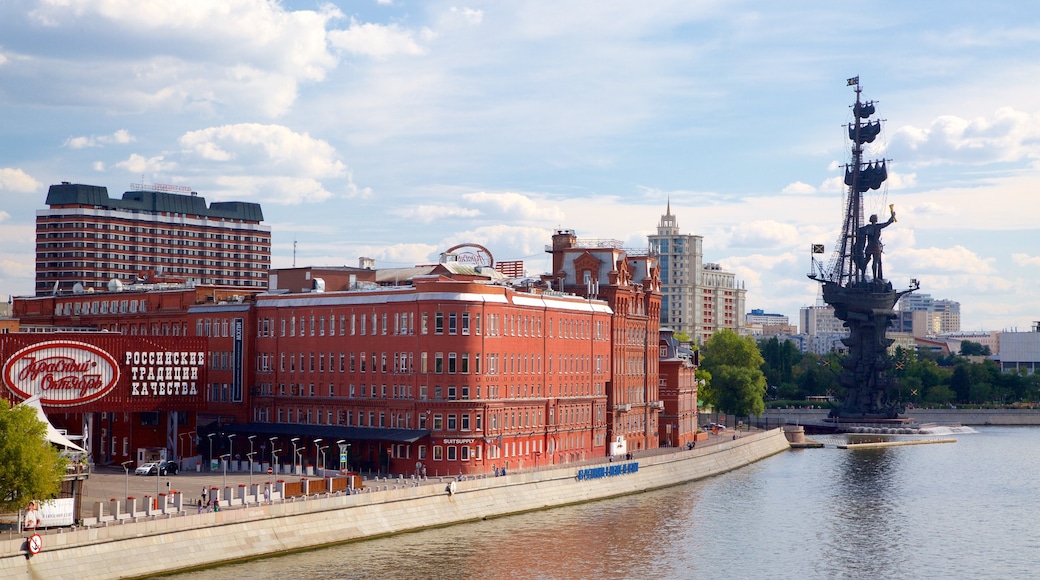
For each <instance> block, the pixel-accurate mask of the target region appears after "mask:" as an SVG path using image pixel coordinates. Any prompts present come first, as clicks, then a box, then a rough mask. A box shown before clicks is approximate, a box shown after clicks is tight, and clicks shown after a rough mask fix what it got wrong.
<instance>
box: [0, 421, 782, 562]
mask: <svg viewBox="0 0 1040 580" xmlns="http://www.w3.org/2000/svg"><path fill="white" fill-rule="evenodd" d="M787 449H789V446H788V443H787V439H786V438H785V437H784V435H783V433H782V432H781V430H780V429H774V430H771V431H766V432H761V433H755V434H749V435H745V436H743V437H741V438H738V439H734V440H730V441H724V442H722V443H719V444H717V445H712V446H705V447H701V448H696V449H693V450H692V451H677V452H675V453H666V454H661V455H655V456H650V457H641V458H639V459H636V460H632V461H625V462H616V463H613V464H600V466H601V467H602V466H604V465H606V466H611V465H613V466H618V465H619V464H638V465H637V467H636V468H635V469H629V468H626V469H625V470H624V474H619V475H616V476H612V477H610V476H608V477H593V478H579V477H578V473H579V471H581V470H583V469H587V468H588V467H589V466H588V465H581V466H563V467H556V468H548V469H541V470H537V471H530V472H520V473H514V474H510V475H507V476H504V477H491V478H482V479H472V480H466V481H459V482H457V483H456V485H455V492H454V494H451V495H449V494H448V493H446V492H445V489H444V487H443V486H439V485H437V486H433V485H424V486H416V487H404V486H402V487H398V488H397V489H392V488H391V489H386V490H382V489H380V490H379V491H369V492H367V493H361V494H354V495H330V496H321V497H311V498H309V499H306V500H304V499H297V500H296V501H285V502H276V503H274V504H268V505H254V506H250V507H245V508H241V509H233V510H224V511H221V512H216V513H202V514H187V515H181V516H177V517H167V518H163V517H160V518H158V519H147V520H143V521H137V522H128V523H124V524H115V525H108V526H99V527H91V528H80V529H77V530H74V531H70V532H66V533H62V534H56V535H55V534H48V535H46V536H44V545H43V550H42V551H41V552H40V553H39V554H37V555H35V556H32V557H27V551H26V544H25V540H24V538H20V539H14V540H8V541H6V542H2V543H0V550H2V551H0V578H4V579H5V580H14V579H18V580H21V579H30V578H77V579H78V580H92V579H107V578H126V577H138V576H147V575H153V574H158V573H162V572H167V571H173V570H180V569H185V568H191V567H197V566H204V565H207V564H214V563H218V562H224V561H231V560H236V559H243V558H253V557H258V556H264V555H268V554H275V553H279V552H290V551H294V550H302V549H308V548H313V547H315V546H321V545H328V544H334V543H340V542H347V541H351V540H357V539H362V538H371V537H378V536H385V535H390V534H395V533H400V532H405V531H414V530H420V529H424V528H430V527H437V526H444V525H448V524H453V523H459V522H465V521H473V520H479V519H482V518H490V517H499V516H505V515H510V514H516V513H522V512H527V511H533V510H540V509H546V508H550V507H556V506H561V505H567V504H574V503H582V502H588V501H594V500H599V499H605V498H610V497H616V496H622V495H627V494H632V493H639V492H643V491H648V490H652V489H659V488H663V487H668V486H672V485H677V484H679V483H683V482H687V481H693V480H697V479H701V478H705V477H710V476H713V475H717V474H720V473H724V472H726V471H730V470H733V469H737V468H740V467H743V466H745V465H748V464H750V463H753V462H755V461H758V460H760V459H763V458H765V457H768V456H770V455H773V454H776V453H779V452H781V451H785V450H787ZM381 487H382V486H381Z"/></svg>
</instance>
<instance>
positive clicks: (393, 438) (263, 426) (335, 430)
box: [201, 423, 430, 443]
mask: <svg viewBox="0 0 1040 580" xmlns="http://www.w3.org/2000/svg"><path fill="white" fill-rule="evenodd" d="M211 427H212V428H213V429H214V430H219V431H222V432H224V433H235V434H238V435H247V436H248V435H263V436H267V437H274V436H279V437H302V438H307V439H314V438H316V437H321V438H323V439H325V440H326V441H329V440H332V441H336V440H339V439H347V440H352V441H387V442H390V443H415V442H416V441H418V440H420V439H422V438H423V437H427V436H429V435H430V431H429V430H427V429H390V428H386V427H344V426H342V425H300V424H297V423H231V424H227V425H221V426H219V427H217V426H216V425H212V426H211ZM201 436H202V437H205V435H201Z"/></svg>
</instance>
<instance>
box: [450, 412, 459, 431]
mask: <svg viewBox="0 0 1040 580" xmlns="http://www.w3.org/2000/svg"><path fill="white" fill-rule="evenodd" d="M458 428H459V418H458V416H457V415H454V414H451V415H448V431H456V430H458Z"/></svg>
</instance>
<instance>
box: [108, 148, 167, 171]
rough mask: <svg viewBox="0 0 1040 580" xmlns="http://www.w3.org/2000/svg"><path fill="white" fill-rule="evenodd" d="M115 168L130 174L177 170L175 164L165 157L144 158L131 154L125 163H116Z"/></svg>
mask: <svg viewBox="0 0 1040 580" xmlns="http://www.w3.org/2000/svg"><path fill="white" fill-rule="evenodd" d="M116 167H118V168H120V169H123V170H125V171H127V172H130V173H136V174H156V173H165V172H168V171H172V170H174V169H176V168H177V163H176V162H173V161H167V160H166V156H165V155H156V156H154V157H147V158H146V157H144V156H142V155H138V154H137V153H133V154H131V155H130V158H129V159H127V160H125V161H120V162H119V163H116Z"/></svg>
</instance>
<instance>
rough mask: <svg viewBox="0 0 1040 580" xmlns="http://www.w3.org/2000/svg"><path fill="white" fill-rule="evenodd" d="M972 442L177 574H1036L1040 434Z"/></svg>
mask: <svg viewBox="0 0 1040 580" xmlns="http://www.w3.org/2000/svg"><path fill="white" fill-rule="evenodd" d="M964 431H965V432H955V433H953V434H943V435H942V437H944V438H949V437H954V438H956V439H957V442H956V443H947V444H934V445H913V446H904V447H889V448H883V449H873V450H855V451H853V450H844V449H838V448H837V447H835V445H836V444H837V443H843V442H845V439H844V437H840V436H827V437H817V439H818V440H820V441H822V442H824V443H826V444H827V447H825V448H823V449H805V450H794V451H790V452H787V453H782V454H780V455H776V456H773V457H770V458H768V459H766V460H763V461H760V462H758V463H755V464H753V465H751V466H748V467H745V468H743V469H740V470H738V471H735V472H731V473H727V474H724V475H720V476H717V477H713V478H710V479H707V480H703V481H698V482H693V483H688V484H684V485H681V486H677V487H672V488H669V489H665V490H659V491H654V492H650V493H644V494H639V495H635V496H630V497H624V498H620V499H613V500H607V501H601V502H596V503H591V504H585V505H580V506H572V507H564V508H557V509H551V510H546V511H542V512H536V513H530V514H523V515H518V516H511V517H507V518H499V519H493V520H488V521H482V522H474V523H468V524H460V525H455V526H450V527H446V528H440V529H434V530H426V531H423V532H416V533H411V534H401V535H398V536H394V537H389V538H382V539H376V540H369V541H364V542H355V543H352V544H345V545H340V546H334V547H329V548H322V549H317V550H314V551H310V552H305V553H298V554H291V555H286V556H278V557H272V558H267V559H262V560H255V561H250V562H244V563H238V564H230V565H225V566H220V567H217V568H211V569H208V570H202V571H197V572H191V573H186V574H180V575H176V576H172V578H176V579H177V580H215V579H218V578H219V579H223V578H232V577H233V578H240V579H256V580H295V579H304V578H307V579H313V578H318V577H322V578H343V579H374V578H417V579H420V578H421V579H425V578H444V579H455V578H458V579H483V578H496V579H497V578H523V579H529V578H533V579H564V578H567V579H570V578H596V579H620V578H726V579H728V578H748V579H762V578H857V579H858V578H864V579H867V578H869V579H872V580H873V579H876V578H894V577H911V578H913V577H917V578H959V579H965V578H1003V579H1006V578H1032V577H1035V576H1036V574H1037V570H1036V568H1037V567H1038V566H1040V523H1038V521H1037V517H1036V515H1035V509H1034V506H1035V505H1036V500H1037V498H1038V497H1040V480H1038V479H1037V475H1038V474H1040V428H1036V427H1018V428H1016V427H984V428H983V427H980V428H978V429H977V430H972V429H966V430H964ZM890 439H894V440H898V439H899V438H896V437H891V438H890Z"/></svg>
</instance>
